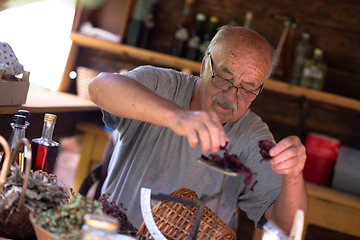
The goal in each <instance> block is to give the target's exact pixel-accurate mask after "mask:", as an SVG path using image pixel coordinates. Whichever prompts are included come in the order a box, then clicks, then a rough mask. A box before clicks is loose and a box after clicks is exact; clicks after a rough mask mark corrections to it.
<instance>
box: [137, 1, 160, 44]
mask: <svg viewBox="0 0 360 240" xmlns="http://www.w3.org/2000/svg"><path fill="white" fill-rule="evenodd" d="M146 3H147V6H146V8H145V13H144V19H143V31H142V34H141V37H140V45H139V46H140V47H141V48H147V47H148V44H149V39H150V37H151V34H152V31H153V29H154V27H155V17H154V15H155V8H156V4H157V1H156V0H149V1H147V2H146Z"/></svg>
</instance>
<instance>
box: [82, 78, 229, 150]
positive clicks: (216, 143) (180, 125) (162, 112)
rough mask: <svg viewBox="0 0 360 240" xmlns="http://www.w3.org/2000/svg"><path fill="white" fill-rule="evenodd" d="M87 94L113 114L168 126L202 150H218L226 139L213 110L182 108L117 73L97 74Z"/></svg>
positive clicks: (191, 144)
mask: <svg viewBox="0 0 360 240" xmlns="http://www.w3.org/2000/svg"><path fill="white" fill-rule="evenodd" d="M89 95H90V98H91V100H92V101H93V102H94V103H95V104H97V105H98V106H99V107H100V108H101V109H103V110H105V111H107V112H109V113H111V114H113V115H116V116H119V117H123V118H130V119H136V120H140V121H145V122H150V123H153V124H156V125H159V126H163V127H168V128H171V129H172V130H173V131H174V132H175V133H176V134H178V135H180V136H186V137H187V138H188V140H189V144H190V146H192V147H196V146H198V144H199V140H200V141H201V143H202V147H203V152H204V153H207V152H208V151H209V150H212V151H214V152H217V151H218V150H219V148H220V146H224V145H225V144H226V142H227V141H228V139H227V137H226V135H225V132H224V129H223V126H222V124H221V123H220V121H219V119H218V117H217V115H216V114H215V113H214V112H208V111H189V110H185V109H183V108H181V107H180V106H178V105H177V104H175V103H173V102H171V101H169V100H167V99H165V98H162V97H161V96H158V95H156V94H155V93H153V92H152V91H150V90H149V89H148V88H146V87H145V86H143V85H142V84H140V83H139V82H137V81H135V80H133V79H131V78H128V77H126V76H123V75H120V74H112V73H100V74H99V75H98V76H97V77H95V78H94V79H93V80H92V81H91V82H90V84H89Z"/></svg>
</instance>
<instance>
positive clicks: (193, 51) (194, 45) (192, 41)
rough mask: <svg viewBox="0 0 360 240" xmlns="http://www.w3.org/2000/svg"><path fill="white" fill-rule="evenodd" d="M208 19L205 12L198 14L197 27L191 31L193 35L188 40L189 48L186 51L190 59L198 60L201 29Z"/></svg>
mask: <svg viewBox="0 0 360 240" xmlns="http://www.w3.org/2000/svg"><path fill="white" fill-rule="evenodd" d="M205 20H206V16H205V14H203V13H198V14H197V15H196V25H195V29H194V30H193V31H192V32H191V36H190V38H189V42H188V49H187V52H186V58H187V59H190V60H196V59H197V58H198V54H199V47H200V43H201V30H202V27H203V25H204V22H205Z"/></svg>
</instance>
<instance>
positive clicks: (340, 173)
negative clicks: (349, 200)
mask: <svg viewBox="0 0 360 240" xmlns="http://www.w3.org/2000/svg"><path fill="white" fill-rule="evenodd" d="M359 173H360V151H359V150H356V149H353V148H349V147H345V146H341V148H340V151H339V155H338V158H337V161H336V164H335V168H334V177H333V182H332V188H334V189H336V190H340V191H343V192H346V193H350V194H354V195H358V196H360V174H359Z"/></svg>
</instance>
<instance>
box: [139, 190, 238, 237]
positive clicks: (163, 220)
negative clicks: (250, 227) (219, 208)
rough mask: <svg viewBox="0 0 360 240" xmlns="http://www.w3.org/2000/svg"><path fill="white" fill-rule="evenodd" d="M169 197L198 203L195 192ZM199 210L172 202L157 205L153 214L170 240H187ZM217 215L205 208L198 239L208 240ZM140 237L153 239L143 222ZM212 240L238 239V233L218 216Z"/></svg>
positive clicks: (175, 193) (189, 191) (162, 202)
mask: <svg viewBox="0 0 360 240" xmlns="http://www.w3.org/2000/svg"><path fill="white" fill-rule="evenodd" d="M169 195H172V196H177V197H183V198H187V199H191V200H194V201H197V200H198V199H199V198H198V196H197V194H196V192H195V191H193V190H190V189H186V188H181V189H179V190H177V191H175V192H173V193H170V194H169ZM197 210H198V208H197V207H195V206H190V205H186V204H182V203H178V202H172V201H170V200H164V201H161V202H159V203H158V204H156V206H155V207H154V208H153V209H152V214H153V217H154V220H155V222H156V225H157V226H158V228H159V230H160V231H161V233H162V234H163V235H164V236H165V237H166V238H168V239H186V238H187V237H188V235H189V234H190V231H191V228H192V225H193V223H194V220H195V217H196V214H197ZM214 216H215V213H214V212H213V211H212V210H211V209H210V208H209V207H207V206H205V207H204V211H203V214H202V218H201V222H200V226H199V231H198V235H197V239H207V238H208V235H209V233H210V230H211V226H212V222H213V219H214ZM137 235H138V236H143V237H149V238H150V239H153V238H152V236H151V234H150V233H149V231H148V230H147V228H146V226H145V223H144V222H143V223H142V224H141V226H140V228H139V231H138V233H137ZM211 239H217V240H218V239H236V233H235V232H234V230H233V229H231V228H230V227H229V226H228V225H227V224H226V223H225V222H224V221H222V219H221V218H220V217H219V216H217V217H216V220H215V227H214V229H213V232H212V235H211Z"/></svg>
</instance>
